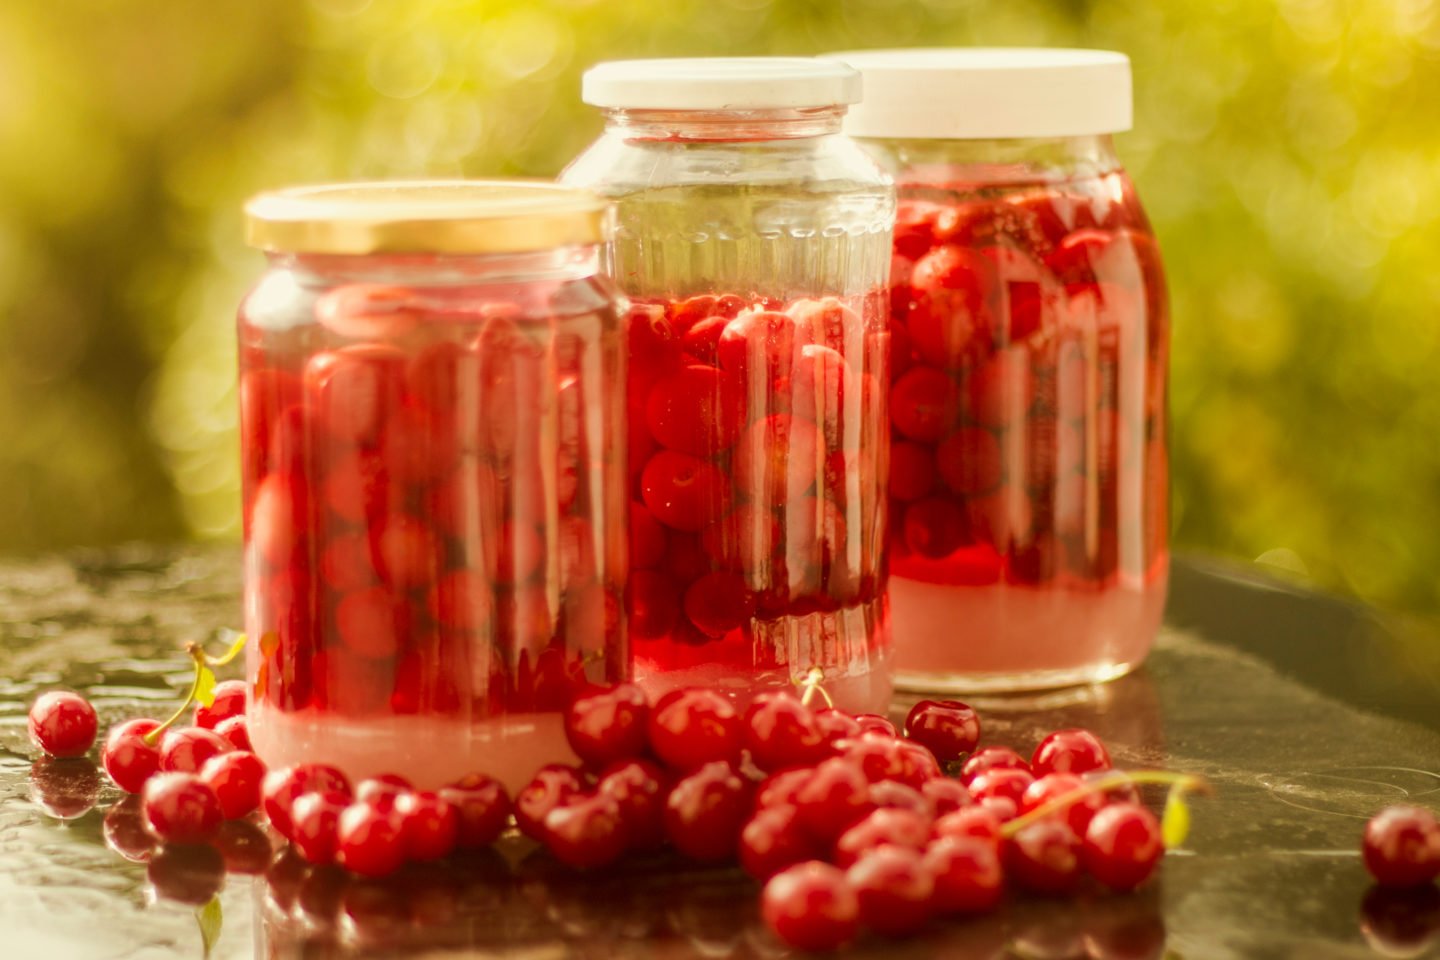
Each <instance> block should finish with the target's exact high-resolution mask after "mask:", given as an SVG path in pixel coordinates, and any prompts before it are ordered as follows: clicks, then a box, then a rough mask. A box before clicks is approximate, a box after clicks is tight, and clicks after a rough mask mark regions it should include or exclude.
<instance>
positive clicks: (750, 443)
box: [734, 413, 820, 507]
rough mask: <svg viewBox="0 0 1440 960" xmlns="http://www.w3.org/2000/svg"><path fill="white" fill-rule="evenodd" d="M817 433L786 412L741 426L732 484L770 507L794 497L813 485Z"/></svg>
mask: <svg viewBox="0 0 1440 960" xmlns="http://www.w3.org/2000/svg"><path fill="white" fill-rule="evenodd" d="M819 449H820V432H819V430H817V429H816V427H815V424H813V423H811V422H810V421H809V420H805V419H803V418H801V417H794V416H791V415H790V414H788V413H777V414H773V415H771V416H768V417H762V418H760V419H759V420H756V421H755V422H754V423H752V424H750V425H749V426H748V427H746V428H745V432H744V433H743V434H741V436H740V442H739V443H738V444H737V445H736V447H735V458H734V467H735V483H736V486H737V487H738V488H739V489H740V490H742V491H744V492H745V493H746V494H747V495H749V496H751V497H754V498H756V500H757V501H758V502H759V503H761V504H765V505H767V506H770V507H780V506H784V505H785V504H787V503H791V502H793V501H795V500H798V499H799V498H800V497H802V496H804V495H805V492H806V491H807V490H809V489H810V488H811V487H812V486H814V484H815V476H816V471H817V461H818V459H819V457H818V451H819Z"/></svg>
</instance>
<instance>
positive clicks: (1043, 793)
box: [1020, 773, 1109, 837]
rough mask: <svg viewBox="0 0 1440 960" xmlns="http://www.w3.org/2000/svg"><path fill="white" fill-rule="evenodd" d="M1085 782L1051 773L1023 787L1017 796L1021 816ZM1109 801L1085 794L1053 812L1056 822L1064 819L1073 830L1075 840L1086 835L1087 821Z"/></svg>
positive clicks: (1103, 797)
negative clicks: (1021, 792)
mask: <svg viewBox="0 0 1440 960" xmlns="http://www.w3.org/2000/svg"><path fill="white" fill-rule="evenodd" d="M1084 784H1085V781H1083V780H1081V779H1080V778H1079V777H1077V776H1076V775H1075V774H1073V773H1050V774H1046V775H1045V776H1043V777H1041V778H1040V779H1038V780H1036V781H1035V782H1034V783H1032V784H1030V785H1029V786H1028V787H1026V788H1025V792H1024V794H1022V795H1021V797H1020V813H1022V814H1026V813H1029V812H1030V811H1031V810H1034V809H1036V808H1038V807H1043V806H1044V805H1045V804H1047V803H1050V802H1051V801H1053V800H1059V799H1060V798H1061V797H1063V796H1065V795H1066V794H1067V793H1070V792H1071V791H1073V790H1078V789H1079V788H1080V787H1082V786H1084ZM1108 802H1109V801H1108V800H1107V798H1106V797H1105V795H1104V794H1103V793H1087V794H1085V795H1084V796H1083V797H1080V798H1079V799H1078V800H1075V801H1072V802H1071V803H1070V804H1069V805H1068V806H1066V807H1064V808H1063V809H1061V810H1058V811H1056V812H1055V816H1056V818H1057V819H1060V820H1064V821H1065V822H1066V823H1068V824H1069V825H1070V829H1071V830H1074V831H1075V835H1076V836H1077V837H1083V836H1085V828H1086V827H1088V826H1089V825H1090V819H1091V818H1092V817H1094V816H1095V814H1096V813H1098V812H1099V811H1100V810H1101V809H1103V808H1104V806H1105V805H1106V803H1108Z"/></svg>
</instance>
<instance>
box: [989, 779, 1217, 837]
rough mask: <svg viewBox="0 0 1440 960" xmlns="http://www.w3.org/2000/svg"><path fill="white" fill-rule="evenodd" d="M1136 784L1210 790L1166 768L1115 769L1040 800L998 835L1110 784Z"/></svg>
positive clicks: (1009, 833)
mask: <svg viewBox="0 0 1440 960" xmlns="http://www.w3.org/2000/svg"><path fill="white" fill-rule="evenodd" d="M1137 783H1158V784H1162V785H1164V786H1168V787H1170V789H1171V790H1172V791H1176V792H1180V793H1206V792H1208V791H1209V789H1210V785H1209V784H1208V783H1206V782H1205V780H1204V778H1202V777H1197V776H1195V775H1194V774H1189V773H1174V772H1172V771H1169V770H1116V771H1114V772H1113V773H1107V774H1105V775H1104V776H1102V777H1096V778H1095V779H1093V780H1091V781H1089V782H1088V783H1086V784H1084V785H1083V786H1079V787H1076V788H1075V789H1074V790H1071V791H1070V792H1069V793H1062V794H1061V795H1060V796H1058V797H1056V798H1055V799H1054V800H1051V801H1050V802H1048V803H1042V804H1041V805H1040V806H1038V807H1036V808H1035V809H1034V810H1031V811H1030V812H1029V813H1026V814H1025V815H1024V816H1019V817H1016V818H1015V819H1014V820H1011V821H1009V822H1008V823H1006V824H1005V825H1004V826H1003V827H1001V828H1000V835H1001V836H1003V837H1013V836H1015V834H1017V833H1019V832H1020V831H1021V830H1024V829H1025V828H1026V827H1028V826H1030V825H1031V824H1032V823H1035V822H1037V821H1040V820H1044V819H1045V818H1046V817H1048V816H1050V815H1051V814H1052V813H1058V812H1059V811H1061V810H1064V809H1065V808H1066V807H1068V806H1070V804H1072V803H1074V802H1075V801H1076V800H1079V799H1081V798H1083V797H1087V796H1089V795H1090V794H1092V793H1102V792H1104V791H1106V790H1110V789H1112V788H1114V787H1125V786H1131V785H1133V784H1137Z"/></svg>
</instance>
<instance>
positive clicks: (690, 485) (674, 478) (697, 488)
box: [640, 450, 730, 533]
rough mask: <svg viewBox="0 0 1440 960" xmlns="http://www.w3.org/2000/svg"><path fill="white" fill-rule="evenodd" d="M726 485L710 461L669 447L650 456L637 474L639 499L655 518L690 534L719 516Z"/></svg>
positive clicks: (725, 494) (721, 510)
mask: <svg viewBox="0 0 1440 960" xmlns="http://www.w3.org/2000/svg"><path fill="white" fill-rule="evenodd" d="M729 485H730V484H729V481H728V480H727V479H726V478H725V474H723V473H721V472H720V469H719V468H718V467H716V466H715V465H714V464H713V463H710V462H709V461H707V460H701V459H699V458H698V457H692V456H690V455H688V454H684V453H676V452H675V451H673V450H661V451H660V452H659V453H657V454H655V455H654V456H653V457H651V458H650V459H649V461H647V462H646V464H645V469H644V470H643V471H642V472H641V475H640V494H641V498H642V499H643V500H644V501H645V506H646V507H647V508H648V509H649V510H650V512H651V513H652V514H654V516H655V519H657V520H659V521H660V522H661V523H663V524H665V525H666V526H667V527H669V528H671V529H672V530H683V531H687V532H691V533H693V532H695V531H697V530H700V529H701V528H703V527H704V526H705V525H706V524H707V523H710V522H712V521H713V520H714V519H716V518H718V517H720V516H722V515H723V513H724V511H725V505H726V499H727V496H728V494H727V491H728V489H729Z"/></svg>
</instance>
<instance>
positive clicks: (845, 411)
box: [627, 294, 886, 668]
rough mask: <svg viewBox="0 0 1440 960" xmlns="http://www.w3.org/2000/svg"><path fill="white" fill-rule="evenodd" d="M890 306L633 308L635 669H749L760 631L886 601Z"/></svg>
mask: <svg viewBox="0 0 1440 960" xmlns="http://www.w3.org/2000/svg"><path fill="white" fill-rule="evenodd" d="M857 308H858V309H857ZM882 309H883V307H882V306H881V302H880V298H879V296H878V295H876V296H874V297H871V298H856V300H855V302H854V303H846V302H844V301H841V300H840V299H837V298H834V297H827V298H824V299H819V300H809V299H801V300H795V301H792V302H789V303H783V302H778V301H774V300H770V299H764V298H761V299H756V298H745V297H740V296H736V295H734V294H722V295H713V294H701V295H698V296H692V297H688V298H685V299H678V300H666V301H656V302H637V303H635V304H634V305H633V308H632V312H631V315H630V322H629V325H628V357H629V371H628V375H627V406H628V414H627V422H628V424H629V442H630V449H629V465H630V466H629V470H630V492H631V502H630V505H629V511H630V568H631V574H630V584H629V592H630V600H629V605H630V633H631V636H632V638H633V639H635V640H636V641H638V647H637V651H638V653H639V656H640V657H641V658H642V659H645V660H652V661H654V662H656V663H657V664H659V665H661V666H663V667H667V668H673V667H675V666H680V665H693V664H694V663H715V662H735V663H740V664H745V665H749V664H750V663H751V662H752V658H754V657H756V656H758V657H761V658H762V659H763V658H764V657H765V653H766V651H765V643H764V642H763V639H762V641H761V642H758V643H757V642H755V641H756V638H755V636H754V633H755V632H756V629H757V628H755V627H754V626H753V624H754V623H755V622H757V621H758V622H760V623H764V622H767V621H773V620H776V619H778V618H780V617H798V616H806V615H809V614H814V613H827V612H833V611H836V610H839V609H841V608H844V607H852V606H855V605H858V604H863V603H867V602H870V601H873V600H875V599H877V598H878V597H879V594H880V575H881V572H882V570H883V569H884V564H883V560H882V554H883V550H884V543H883V528H882V527H881V526H880V523H881V520H880V517H881V511H880V510H879V509H878V508H879V505H880V504H881V502H882V498H883V496H884V489H883V477H882V475H881V472H882V470H883V465H882V464H879V463H877V462H876V459H875V457H874V456H873V455H872V454H871V453H870V451H872V450H874V449H877V447H878V445H879V440H880V438H881V435H882V434H881V431H883V430H885V429H886V423H885V419H884V394H883V390H882V389H881V386H880V382H879V381H878V380H877V374H878V373H879V371H881V370H883V363H884V350H885V344H884V339H883V333H882V332H881V330H880V328H881V326H882V323H883V320H882V317H881V311H882ZM857 546H858V549H857ZM762 632H763V631H762ZM699 646H703V647H704V650H703V651H697V650H695V649H694V648H696V647H699ZM772 659H773V658H772ZM764 665H772V664H771V663H770V662H769V661H766V662H765V663H764Z"/></svg>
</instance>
